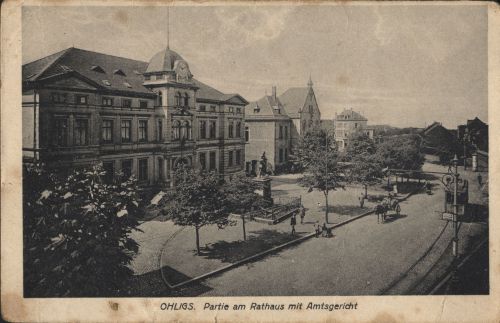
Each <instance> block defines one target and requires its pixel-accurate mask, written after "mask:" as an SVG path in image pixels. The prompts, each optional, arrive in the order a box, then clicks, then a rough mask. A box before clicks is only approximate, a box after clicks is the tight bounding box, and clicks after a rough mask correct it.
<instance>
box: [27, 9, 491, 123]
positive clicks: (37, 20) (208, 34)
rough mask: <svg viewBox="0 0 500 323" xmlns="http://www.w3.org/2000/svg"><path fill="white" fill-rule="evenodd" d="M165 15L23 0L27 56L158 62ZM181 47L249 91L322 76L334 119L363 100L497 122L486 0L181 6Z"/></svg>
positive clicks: (196, 63)
mask: <svg viewBox="0 0 500 323" xmlns="http://www.w3.org/2000/svg"><path fill="white" fill-rule="evenodd" d="M166 17H167V10H166V7H24V8H23V63H27V62H30V61H33V60H35V59H38V58H41V57H44V56H47V55H49V54H51V53H54V52H57V51H59V50H62V49H65V48H68V47H72V46H74V47H78V48H83V49H87V50H92V51H97V52H102V53H106V54H110V55H116V56H122V57H127V58H132V59H137V60H142V61H146V62H147V61H149V60H150V59H151V57H153V55H154V54H155V53H157V52H158V51H160V50H161V49H162V48H165V47H166V45H167V23H166ZM46 21H50V23H44V22H46ZM96 35H99V36H98V37H96ZM170 48H172V49H174V50H175V51H176V52H178V53H179V54H180V55H181V56H182V57H183V58H184V59H185V60H186V61H187V62H188V63H189V65H190V69H191V71H192V72H193V74H194V76H195V77H196V78H197V79H199V80H201V81H203V82H206V83H208V84H209V85H211V86H213V87H215V88H217V89H219V90H221V91H223V92H225V93H235V92H236V93H239V94H241V95H242V96H243V97H244V98H245V99H247V100H248V101H255V100H258V99H259V98H261V97H262V96H264V95H265V94H266V92H267V94H270V93H271V88H272V86H273V85H276V86H277V88H278V95H280V94H281V93H283V92H284V91H285V90H286V89H288V88H290V87H297V86H300V87H306V86H307V82H308V80H309V76H311V77H312V81H313V83H314V89H315V93H316V97H317V99H318V103H319V107H320V109H321V113H322V118H323V119H332V118H333V117H334V116H335V112H337V113H340V112H341V111H342V110H344V109H345V108H353V109H354V110H355V111H359V112H361V113H362V114H363V115H364V116H365V117H367V118H368V120H369V124H390V125H393V126H400V127H404V126H417V127H424V126H426V125H429V124H431V123H432V122H434V121H439V122H442V123H443V125H444V126H446V127H449V128H454V127H456V126H457V125H458V124H463V123H465V122H466V120H467V119H473V118H474V117H476V116H477V117H479V118H480V119H482V120H483V121H485V122H487V120H488V118H487V117H488V114H487V103H488V101H487V89H488V87H487V82H488V80H487V72H488V71H487V11H486V6H484V5H472V6H471V5H443V6H436V5H432V6H424V5H404V6H397V5H377V6H374V5H371V6H368V5H350V6H349V5H335V6H331V5H327V6H304V5H301V6H290V5H286V6H277V5H273V6H220V7H216V6H174V7H171V8H170Z"/></svg>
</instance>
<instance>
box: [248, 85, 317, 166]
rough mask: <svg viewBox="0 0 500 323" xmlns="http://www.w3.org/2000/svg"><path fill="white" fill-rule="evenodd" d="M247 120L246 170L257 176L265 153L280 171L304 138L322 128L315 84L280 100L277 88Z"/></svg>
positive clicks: (253, 105) (252, 109) (289, 92)
mask: <svg viewBox="0 0 500 323" xmlns="http://www.w3.org/2000/svg"><path fill="white" fill-rule="evenodd" d="M245 117H246V120H245V129H246V130H245V131H246V140H247V145H246V164H247V166H246V170H247V173H250V174H252V173H255V167H256V165H257V162H258V161H259V160H260V159H261V157H262V155H263V154H264V153H265V154H266V158H268V163H269V164H270V165H269V166H270V167H271V168H272V169H274V170H277V171H280V169H283V168H284V167H285V166H286V165H287V164H288V162H289V157H290V155H291V154H292V153H293V149H294V147H295V146H296V145H297V143H298V140H299V138H300V136H301V135H303V134H304V133H305V132H306V131H308V130H309V129H315V128H319V127H321V124H320V119H321V113H320V111H319V108H318V103H317V101H316V96H315V94H314V90H313V83H312V81H311V80H309V83H308V85H307V87H295V88H290V89H288V90H286V91H285V92H284V93H283V94H282V95H280V96H279V97H278V96H277V95H276V87H273V91H272V95H266V96H264V97H262V98H261V99H259V100H258V101H255V102H252V103H250V104H249V105H247V108H246V115H245Z"/></svg>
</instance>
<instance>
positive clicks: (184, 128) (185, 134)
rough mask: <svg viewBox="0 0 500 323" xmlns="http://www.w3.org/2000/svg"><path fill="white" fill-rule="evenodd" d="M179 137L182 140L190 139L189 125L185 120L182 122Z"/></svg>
mask: <svg viewBox="0 0 500 323" xmlns="http://www.w3.org/2000/svg"><path fill="white" fill-rule="evenodd" d="M180 137H181V139H184V140H189V139H191V123H190V122H189V121H187V120H186V121H183V122H182V125H181V134H180Z"/></svg>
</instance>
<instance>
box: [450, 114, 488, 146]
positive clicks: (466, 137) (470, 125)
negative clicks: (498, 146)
mask: <svg viewBox="0 0 500 323" xmlns="http://www.w3.org/2000/svg"><path fill="white" fill-rule="evenodd" d="M457 139H458V141H460V143H461V144H462V145H463V144H464V142H465V144H466V145H470V146H472V148H473V149H478V150H483V151H488V125H487V124H486V123H484V122H483V121H481V120H480V119H479V118H477V117H476V118H474V119H473V120H467V123H466V124H464V125H459V126H458V127H457Z"/></svg>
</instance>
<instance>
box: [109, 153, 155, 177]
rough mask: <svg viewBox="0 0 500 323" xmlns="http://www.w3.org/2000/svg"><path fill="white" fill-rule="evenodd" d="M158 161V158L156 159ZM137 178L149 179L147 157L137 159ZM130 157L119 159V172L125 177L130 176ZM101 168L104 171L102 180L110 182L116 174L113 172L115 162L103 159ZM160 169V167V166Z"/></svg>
mask: <svg viewBox="0 0 500 323" xmlns="http://www.w3.org/2000/svg"><path fill="white" fill-rule="evenodd" d="M158 160H159V161H160V159H158ZM161 161H163V159H161ZM137 162H138V163H137V166H138V169H137V179H138V180H139V181H147V180H148V179H149V173H148V158H140V159H138V160H137ZM132 165H133V161H132V159H122V160H121V172H122V174H123V177H124V178H125V179H127V178H129V177H130V176H132ZM103 168H104V171H105V172H106V173H105V175H104V180H105V182H107V183H111V182H112V181H113V179H114V177H115V175H116V172H115V162H114V161H105V162H103ZM160 169H162V167H160Z"/></svg>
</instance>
